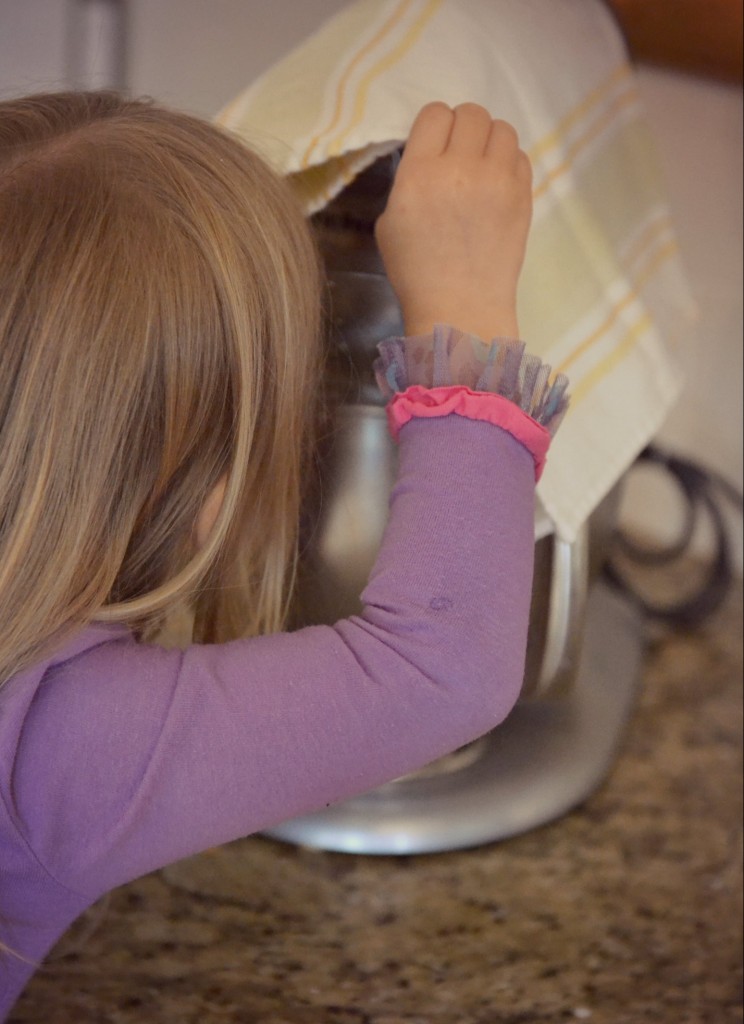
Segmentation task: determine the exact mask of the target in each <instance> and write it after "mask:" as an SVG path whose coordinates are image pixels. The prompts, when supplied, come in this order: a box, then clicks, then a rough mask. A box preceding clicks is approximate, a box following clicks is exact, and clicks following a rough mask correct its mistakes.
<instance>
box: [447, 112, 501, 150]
mask: <svg viewBox="0 0 744 1024" xmlns="http://www.w3.org/2000/svg"><path fill="white" fill-rule="evenodd" d="M492 124H493V121H492V120H491V115H490V114H489V113H488V111H487V110H486V109H485V107H481V106H479V105H478V104H477V103H461V104H460V105H459V106H457V107H455V110H454V120H453V123H452V131H451V133H450V137H449V143H448V144H447V149H448V151H449V152H451V153H457V154H459V155H461V156H482V155H483V153H484V152H485V149H486V145H487V143H488V139H489V136H490V134H491V126H492Z"/></svg>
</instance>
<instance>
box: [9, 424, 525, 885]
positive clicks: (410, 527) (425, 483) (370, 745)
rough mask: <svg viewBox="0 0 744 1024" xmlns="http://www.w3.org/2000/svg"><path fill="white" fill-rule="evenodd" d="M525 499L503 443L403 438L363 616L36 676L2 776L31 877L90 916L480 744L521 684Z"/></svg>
mask: <svg viewBox="0 0 744 1024" xmlns="http://www.w3.org/2000/svg"><path fill="white" fill-rule="evenodd" d="M533 494H534V466H533V461H532V457H531V456H530V454H529V452H528V451H527V450H526V449H525V448H523V447H522V446H521V445H520V444H519V443H518V442H517V441H515V440H514V439H513V438H512V437H511V436H510V435H509V434H507V433H506V432H505V431H503V430H501V429H499V428H498V427H494V426H492V425H490V424H484V423H479V422H473V421H470V420H467V419H463V418H460V417H455V416H451V417H447V418H444V419H438V420H432V421H428V422H423V421H420V420H413V421H412V422H410V423H408V424H407V425H406V426H405V427H403V429H402V430H401V434H400V473H399V478H398V482H397V484H396V486H395V488H394V491H393V495H392V500H391V514H390V519H389V522H388V526H387V529H386V532H385V536H384V540H383V544H382V547H381V550H380V554H379V557H378V559H377V562H376V565H375V567H374V569H373V572H372V575H371V578H370V581H369V584H368V586H367V588H366V589H365V591H364V594H363V600H364V610H363V613H362V614H361V615H360V616H358V617H354V618H350V619H346V620H344V621H342V622H339V623H337V624H336V625H335V626H333V627H330V626H317V627H310V628H307V629H303V630H299V631H298V632H296V633H291V634H286V633H284V634H278V635H275V636H267V637H260V638H256V639H250V640H243V641H236V642H234V643H231V644H225V645H221V646H194V647H191V648H189V649H188V650H187V651H185V652H178V651H164V650H162V649H160V648H157V647H153V646H146V645H138V644H136V643H135V642H134V641H133V640H130V639H128V638H122V639H117V640H114V641H110V642H108V643H105V644H102V645H100V646H98V647H95V648H94V649H92V650H90V651H87V652H86V653H84V654H81V655H80V656H78V657H77V658H74V659H72V660H70V661H68V662H66V663H65V664H64V665H61V666H59V667H58V668H56V669H55V670H53V672H52V673H50V678H48V679H46V680H45V682H44V684H43V686H42V687H41V688H40V690H39V693H38V694H37V696H36V698H35V700H34V706H33V708H32V709H31V710H30V712H29V715H28V717H27V719H26V722H25V726H24V730H23V736H22V738H21V743H20V745H19V749H18V751H17V758H18V760H17V763H16V772H15V776H14V786H15V798H16V803H17V807H18V808H19V811H20V813H21V817H22V819H23V821H24V829H25V832H26V836H27V838H28V840H29V841H30V843H31V844H32V846H33V849H34V853H35V855H36V857H37V858H38V859H39V860H40V861H41V863H42V864H43V865H44V867H45V869H46V870H47V871H48V872H50V873H51V874H52V875H53V876H54V877H55V878H56V879H57V881H59V882H60V883H62V884H63V885H64V886H66V887H68V888H69V889H72V890H74V891H75V892H78V893H82V894H84V895H85V896H87V897H89V898H91V899H93V898H96V897H97V896H98V895H99V894H101V893H102V892H104V891H106V890H108V889H110V888H112V887H114V886H116V885H118V884H121V883H123V882H125V881H128V880H129V879H131V878H134V877H136V876H138V875H141V874H143V873H145V872H148V871H151V870H154V869H156V868H158V867H160V866H162V865H163V864H165V863H168V862H170V861H173V860H176V859H178V858H180V857H183V856H186V855H189V854H192V853H194V852H196V851H198V850H201V849H204V848H206V847H209V846H213V845H216V844H218V843H223V842H226V841H229V840H231V839H235V838H237V837H240V836H244V835H247V834H249V833H250V832H253V831H256V830H260V829H263V828H266V827H268V826H270V825H272V824H275V823H276V822H278V821H279V820H281V819H284V818H288V817H291V816H294V815H296V814H298V813H302V812H307V811H310V810H313V809H316V808H319V807H321V806H323V805H326V804H328V803H330V802H334V801H337V800H341V799H344V798H346V797H349V796H350V795H352V794H355V793H359V792H362V791H364V790H367V789H370V788H372V787H374V786H376V785H378V784H380V783H382V782H383V781H387V780H390V779H392V778H394V777H396V776H399V775H401V774H404V773H406V772H409V771H411V770H414V769H416V768H419V767H421V766H422V765H424V764H425V763H427V762H429V761H431V760H433V759H435V758H437V757H439V756H441V755H442V754H444V753H446V752H448V751H450V750H452V749H454V748H455V747H457V746H459V745H461V744H463V743H465V742H468V741H470V740H472V739H474V738H475V737H477V736H479V735H481V734H482V733H484V732H486V731H488V730H489V729H491V728H493V727H494V726H495V725H497V724H498V722H500V721H501V720H502V719H503V718H504V717H505V716H506V715H507V714H508V712H509V710H510V709H511V707H512V706H513V704H514V702H515V700H516V699H517V696H518V693H519V689H520V686H521V683H522V674H523V669H524V655H525V645H526V635H527V624H528V615H529V604H530V593H531V577H532V558H533V550H534V537H533Z"/></svg>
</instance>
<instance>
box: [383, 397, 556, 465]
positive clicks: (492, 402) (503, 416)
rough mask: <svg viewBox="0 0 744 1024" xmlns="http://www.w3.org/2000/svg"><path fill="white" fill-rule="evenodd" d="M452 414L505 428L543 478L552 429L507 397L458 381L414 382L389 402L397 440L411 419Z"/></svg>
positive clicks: (391, 421) (392, 428) (390, 415)
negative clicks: (432, 385)
mask: <svg viewBox="0 0 744 1024" xmlns="http://www.w3.org/2000/svg"><path fill="white" fill-rule="evenodd" d="M451 415H455V416H465V417H466V418H467V419H471V420H482V421H483V422H485V423H492V424H493V425H494V426H496V427H501V429H502V430H506V431H507V432H508V433H510V434H511V435H512V437H514V438H516V440H517V441H519V442H520V443H521V444H523V445H524V446H525V448H526V449H527V450H528V451H529V453H530V454H531V455H532V458H533V461H534V463H535V480H539V479H540V476H541V474H542V471H543V468H544V466H545V460H546V458H547V454H548V448H549V447H550V441H551V437H550V433H549V431H548V430H547V428H546V427H543V426H541V424H539V423H538V422H537V421H536V420H534V419H532V417H531V416H528V415H527V413H525V412H523V411H522V410H521V409H520V408H519V406H517V405H515V404H514V402H512V401H510V400H509V399H508V398H504V397H502V396H501V395H496V394H494V393H493V392H489V391H471V389H470V388H468V387H465V386H463V385H457V384H455V385H450V386H448V387H438V388H425V387H422V386H421V385H419V384H414V385H412V386H411V387H409V388H407V389H406V390H405V391H401V392H398V393H397V394H395V395H394V396H393V398H392V399H391V400H390V402H389V403H388V406H387V417H388V424H389V426H390V433H391V434H392V436H393V438H394V439H395V440H397V439H398V434H399V432H400V430H401V428H402V427H404V426H405V424H406V423H408V422H409V421H410V420H412V419H417V418H418V419H420V418H429V419H431V418H435V417H439V416H451Z"/></svg>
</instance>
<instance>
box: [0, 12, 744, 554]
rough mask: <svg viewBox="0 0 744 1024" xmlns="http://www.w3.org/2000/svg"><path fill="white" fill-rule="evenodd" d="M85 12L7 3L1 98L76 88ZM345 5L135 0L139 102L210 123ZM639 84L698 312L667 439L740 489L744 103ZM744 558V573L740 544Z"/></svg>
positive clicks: (132, 80) (632, 498) (638, 486)
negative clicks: (79, 15) (78, 19)
mask: <svg viewBox="0 0 744 1024" xmlns="http://www.w3.org/2000/svg"><path fill="white" fill-rule="evenodd" d="M78 2H79V0H78ZM99 2H101V0H99ZM103 2H104V7H105V0H103ZM75 4H76V0H0V96H2V95H12V94H18V93H22V92H27V91H31V90H35V89H41V88H55V87H61V86H64V85H65V84H67V82H68V77H69V74H70V66H69V55H70V49H69V47H68V46H67V42H66V36H65V31H66V30H65V25H66V24H68V23H69V22H70V18H71V14H72V13H73V12H74V8H75ZM344 4H345V0H128V11H129V39H128V53H129V56H128V76H129V84H130V86H131V88H132V90H133V91H134V92H136V93H147V94H149V95H152V96H154V97H156V98H158V99H160V100H161V101H164V102H167V103H170V104H172V105H174V106H178V107H181V108H183V109H186V110H190V111H193V112H196V113H200V114H203V115H206V116H210V115H212V114H213V113H215V112H216V111H217V110H218V109H219V108H220V107H221V106H222V105H223V104H224V103H225V102H227V101H228V100H229V99H231V98H232V97H233V96H234V95H235V94H236V93H237V92H238V91H239V90H240V89H241V88H243V87H244V86H245V85H246V84H247V83H248V82H249V81H250V80H251V79H252V78H254V77H255V76H256V75H257V74H259V73H260V72H261V71H262V70H263V69H264V68H266V67H268V66H269V65H270V64H271V63H272V62H273V61H275V60H276V59H278V58H279V57H280V56H281V55H282V54H283V53H284V52H286V50H287V49H289V48H291V47H292V46H293V45H294V44H296V43H298V42H299V41H301V40H302V39H303V38H304V37H305V36H306V35H307V34H308V33H309V32H311V31H312V30H313V28H314V27H316V26H317V25H318V24H319V23H320V22H321V21H322V20H323V19H325V18H326V17H328V16H330V15H332V14H333V13H334V12H336V11H337V10H339V9H341V7H343V6H344ZM93 43H94V44H95V40H94V41H93ZM94 48H95V47H94ZM639 82H640V87H641V90H642V95H643V97H644V99H645V102H646V108H647V112H648V117H649V121H650V124H651V127H652V130H653V132H654V134H655V137H656V141H657V146H658V151H659V157H660V160H661V164H662V167H663V170H664V173H665V176H666V180H667V186H668V191H669V198H670V203H671V207H672V212H673V215H674V218H675V221H676V225H677V232H678V236H679V241H680V245H681V248H682V255H683V258H684V261H685V264H686V266H687V271H688V276H689V280H690V286H691V289H692V291H693V293H694V296H695V298H696V300H697V302H698V306H699V309H700V325H699V333H698V341H697V344H696V345H695V346H694V347H693V348H692V350H691V351H690V352H689V353H688V357H687V373H688V384H687V388H686V391H685V394H684V396H683V398H682V400H681V401H680V403H679V405H678V406H677V408H676V409H675V411H674V412H673V414H672V416H671V417H670V419H669V421H668V423H667V424H666V426H665V427H664V429H663V430H662V432H661V434H660V436H659V438H658V441H659V443H662V444H665V445H667V446H669V447H672V448H674V449H675V450H676V451H678V452H680V453H681V454H687V455H689V456H691V457H693V458H695V459H698V460H700V461H702V462H703V463H705V464H706V465H711V466H713V467H714V468H715V469H717V470H718V471H719V472H722V473H724V474H725V475H726V476H727V477H728V478H729V479H731V480H732V481H733V482H734V483H735V484H736V485H737V486H738V487H739V488H741V486H742V228H741V223H742V188H741V179H742V131H741V124H742V93H741V90H740V89H738V88H736V87H734V86H726V85H719V84H717V83H713V82H708V81H702V80H698V79H694V78H691V77H687V76H684V75H678V74H674V73H670V72H665V71H657V70H651V69H643V70H641V72H640V74H639ZM668 495H669V492H667V491H666V489H664V488H661V489H660V488H659V486H658V485H656V484H655V483H653V482H651V481H648V480H647V479H646V478H645V477H644V478H643V479H642V478H641V476H640V475H638V477H637V478H636V482H635V483H634V484H633V486H632V487H631V488H630V490H629V494H628V500H627V501H626V515H627V516H628V517H629V518H630V519H631V520H632V521H633V522H635V523H636V524H638V525H640V526H641V528H643V529H644V530H646V531H650V532H651V533H656V534H660V535H666V533H668V531H669V529H670V524H672V525H673V522H674V519H675V509H676V507H677V505H676V503H675V502H672V503H670V501H669V500H668ZM736 533H737V535H738V534H739V529H738V528H736ZM738 557H739V561H740V563H741V547H740V546H739V555H738Z"/></svg>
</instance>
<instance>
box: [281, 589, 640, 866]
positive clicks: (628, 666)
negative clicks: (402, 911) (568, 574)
mask: <svg viewBox="0 0 744 1024" xmlns="http://www.w3.org/2000/svg"><path fill="white" fill-rule="evenodd" d="M641 637H642V623H641V617H640V614H639V613H638V612H637V611H636V610H635V609H634V608H633V607H632V606H630V605H629V604H628V603H627V601H626V600H624V599H623V598H621V597H620V596H619V595H618V594H616V593H615V592H614V591H611V590H609V589H608V588H607V586H605V585H604V584H602V583H597V584H596V585H594V586H593V587H592V589H591V591H590V594H589V601H588V607H587V616H586V623H585V630H584V637H583V643H582V650H581V656H580V659H579V662H578V670H577V674H576V678H575V679H574V681H573V684H572V686H571V688H570V690H568V692H566V693H564V694H561V695H559V696H555V697H550V695H548V696H547V697H545V698H541V699H539V700H534V701H528V700H525V701H522V702H520V703H519V704H517V706H516V708H515V709H514V711H513V712H512V713H511V715H510V716H509V718H508V719H507V720H506V721H505V722H504V723H503V724H502V725H500V726H499V727H498V728H497V729H494V730H493V731H492V732H490V733H488V735H487V736H485V737H483V738H482V739H481V740H478V741H476V743H474V744H471V745H470V746H469V747H466V748H463V750H462V751H459V752H457V754H455V755H452V758H451V759H450V760H448V759H442V760H441V762H435V763H434V765H432V766H430V768H429V769H424V771H422V772H419V773H417V774H415V775H410V776H406V777H405V778H403V779H398V780H396V781H395V782H391V783H389V784H388V785H386V786H382V787H380V788H379V789H375V790H373V791H372V792H368V793H364V794H362V795H361V796H359V797H355V798H354V799H352V800H347V801H345V802H344V803H341V804H337V805H335V806H332V807H329V808H327V809H325V810H323V811H319V812H317V813H315V814H310V815H306V816H304V817H301V818H294V819H292V820H290V821H287V822H283V823H282V824H281V825H279V826H277V827H276V828H274V829H271V830H270V831H268V832H266V835H269V836H271V837H273V838H275V839H279V840H283V841H285V842H289V843H295V844H298V845H301V846H310V847H315V848H319V849H324V850H334V851H338V852H341V853H363V854H377V855H391V854H393V855H408V854H418V853H436V852H441V851H445V850H456V849H465V848H467V847H473V846H480V845H483V844H485V843H490V842H494V841H497V840H500V839H507V838H509V837H510V836H514V835H518V834H520V833H522V832H527V831H529V830H530V829H533V828H537V827H538V826H540V825H544V824H545V823H546V822H548V821H552V820H554V819H556V818H559V817H561V816H562V815H564V814H566V813H567V812H568V811H569V810H571V809H572V808H573V807H575V806H576V805H577V804H579V803H581V802H582V801H583V800H585V799H586V798H587V797H588V796H589V795H590V794H591V793H592V792H593V791H594V790H595V789H596V788H597V787H598V786H599V785H600V784H601V783H602V781H603V780H604V779H605V778H606V776H607V774H608V773H609V771H610V769H611V767H612V764H613V761H614V760H615V757H616V755H617V749H618V745H619V743H620V740H621V738H622V734H623V732H624V729H625V726H626V724H627V722H628V719H629V718H630V715H631V713H632V711H633V707H634V705H635V702H636V699H637V695H638V683H639V678H640V666H641V657H642V639H641Z"/></svg>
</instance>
